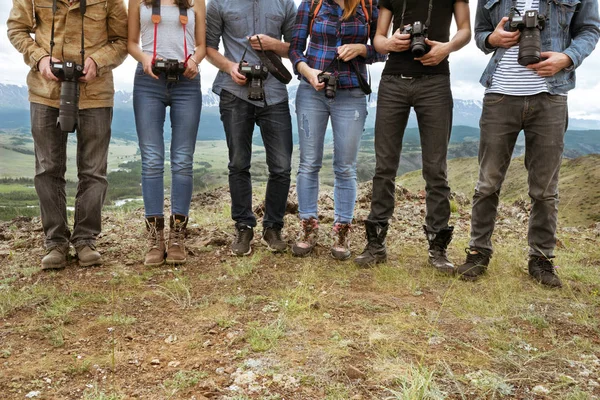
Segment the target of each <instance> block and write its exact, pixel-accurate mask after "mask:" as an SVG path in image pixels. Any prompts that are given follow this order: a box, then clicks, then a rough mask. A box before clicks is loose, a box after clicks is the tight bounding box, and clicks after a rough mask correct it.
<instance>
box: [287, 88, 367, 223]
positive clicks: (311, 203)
mask: <svg viewBox="0 0 600 400" xmlns="http://www.w3.org/2000/svg"><path fill="white" fill-rule="evenodd" d="M296 114H297V117H298V136H299V139H300V165H299V167H298V177H297V179H296V185H297V192H298V209H299V213H300V218H302V219H308V218H311V217H313V218H317V217H318V213H317V202H318V197H319V171H320V170H321V166H322V165H323V143H324V141H325V131H326V130H327V122H328V121H329V118H330V117H331V125H332V128H333V173H334V177H335V178H334V183H333V188H334V190H333V200H334V204H335V206H334V208H335V210H334V222H339V223H343V224H348V223H351V222H352V218H353V216H354V203H355V202H356V158H357V156H358V148H359V145H360V138H361V136H362V132H363V130H364V126H365V119H366V118H367V99H366V96H365V94H364V93H363V92H362V91H361V90H360V89H358V88H355V89H338V90H337V95H336V96H335V98H334V99H328V98H326V97H325V93H324V92H323V91H319V92H317V91H316V90H315V89H314V88H313V87H312V86H310V85H309V84H308V83H306V82H302V83H301V84H300V87H299V88H298V92H297V95H296Z"/></svg>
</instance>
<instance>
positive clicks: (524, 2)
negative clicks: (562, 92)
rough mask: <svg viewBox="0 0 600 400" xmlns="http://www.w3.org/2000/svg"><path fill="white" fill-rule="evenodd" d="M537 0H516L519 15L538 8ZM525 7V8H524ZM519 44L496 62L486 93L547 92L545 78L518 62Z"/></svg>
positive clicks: (527, 94)
mask: <svg viewBox="0 0 600 400" xmlns="http://www.w3.org/2000/svg"><path fill="white" fill-rule="evenodd" d="M539 6H540V2H539V0H518V1H517V9H518V10H519V11H520V12H521V15H525V11H529V10H537V9H539ZM526 8H527V9H526ZM518 57H519V45H518V44H516V45H515V46H513V47H511V48H510V49H508V50H506V53H504V56H503V57H502V59H501V60H500V62H499V63H498V67H496V71H494V76H493V77H492V84H491V85H490V87H489V88H488V89H487V90H486V91H485V92H486V93H500V94H506V95H510V96H533V95H535V94H539V93H544V92H548V84H547V83H546V79H545V78H543V77H541V76H539V75H538V74H537V73H536V72H535V71H534V70H531V69H527V68H526V67H524V66H522V65H520V64H519V62H518Z"/></svg>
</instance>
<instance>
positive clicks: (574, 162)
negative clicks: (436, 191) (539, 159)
mask: <svg viewBox="0 0 600 400" xmlns="http://www.w3.org/2000/svg"><path fill="white" fill-rule="evenodd" d="M523 161H524V158H523V157H517V158H515V159H514V160H513V161H512V163H511V165H510V167H509V169H508V173H507V176H506V181H505V182H504V184H503V186H502V194H501V199H502V200H503V201H504V202H507V203H512V202H515V201H525V202H527V203H529V201H530V200H529V196H528V194H527V189H526V188H527V170H526V169H525V166H524V164H523ZM599 163H600V155H598V154H591V155H587V156H584V157H579V158H576V159H565V160H564V161H563V165H562V167H561V170H560V181H559V190H560V203H559V210H560V212H559V219H560V222H561V223H562V224H564V225H565V226H577V225H583V226H588V225H590V224H591V223H594V222H598V221H600V186H598V182H600V168H599V165H600V164H599ZM478 168H479V167H478V164H477V159H476V158H460V159H454V160H450V161H448V180H449V182H450V187H451V188H452V190H453V191H455V192H458V193H463V194H465V195H466V196H468V197H469V198H470V197H471V196H472V195H473V190H474V188H475V184H476V183H477V175H478ZM399 182H400V183H401V184H402V185H403V186H405V187H407V188H408V189H409V190H413V191H418V190H422V189H424V188H425V181H424V180H423V178H422V176H421V171H414V172H410V173H408V174H405V175H403V176H402V177H400V178H399Z"/></svg>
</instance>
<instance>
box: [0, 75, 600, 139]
mask: <svg viewBox="0 0 600 400" xmlns="http://www.w3.org/2000/svg"><path fill="white" fill-rule="evenodd" d="M297 88H298V86H297V85H295V86H294V85H290V86H289V89H288V91H289V95H290V109H291V112H292V116H293V118H294V119H295V99H296V91H297ZM376 104H377V92H374V93H373V94H372V95H371V96H370V99H369V105H368V109H369V115H368V117H367V122H366V126H365V128H366V129H367V130H369V129H370V128H372V127H373V126H374V125H375V114H376ZM481 109H482V103H481V101H476V100H461V99H455V100H454V125H455V126H465V127H471V128H476V129H479V117H480V116H481ZM28 110H29V102H28V100H27V88H26V87H25V86H17V85H5V84H0V131H2V130H5V131H6V130H8V131H13V132H15V131H20V132H22V133H26V132H29V129H30V121H29V119H30V117H29V111H28ZM167 121H168V118H167ZM293 126H294V129H295V126H296V124H295V123H294V124H293ZM416 127H417V121H416V118H415V115H414V113H413V115H411V117H410V119H409V122H408V128H416ZM569 128H570V129H572V130H589V129H600V121H597V120H584V119H576V118H572V119H571V120H570V121H569ZM165 134H166V136H167V137H169V134H170V127H169V123H168V122H167V124H166V126H165ZM113 135H114V136H115V137H116V138H123V139H130V140H136V139H137V137H136V133H135V123H134V118H133V95H132V93H131V92H124V91H118V92H116V94H115V110H114V121H113ZM224 137H225V135H224V132H223V126H222V124H221V120H220V117H219V97H218V96H217V95H215V94H214V93H213V92H212V91H210V90H208V91H205V92H204V93H203V109H202V117H201V122H200V130H199V134H198V140H218V139H224ZM477 137H478V133H477V132H476V133H475V140H477ZM258 140H259V141H260V138H258ZM453 141H454V139H453ZM598 146H600V143H598Z"/></svg>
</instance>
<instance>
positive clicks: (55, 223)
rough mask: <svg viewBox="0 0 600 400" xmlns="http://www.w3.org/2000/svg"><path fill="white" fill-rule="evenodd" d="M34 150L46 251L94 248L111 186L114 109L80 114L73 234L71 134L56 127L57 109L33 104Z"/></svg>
mask: <svg viewBox="0 0 600 400" xmlns="http://www.w3.org/2000/svg"><path fill="white" fill-rule="evenodd" d="M30 111H31V133H32V135H33V141H34V149H35V179H34V182H35V190H36V192H37V195H38V198H39V200H40V211H41V216H42V226H43V228H44V234H45V236H46V248H49V249H50V248H52V247H56V246H66V245H68V243H69V242H71V243H73V245H74V246H76V247H78V246H81V245H85V244H93V243H94V242H95V241H96V237H97V236H98V234H99V233H100V231H101V225H102V224H101V223H102V220H101V212H102V205H103V204H104V198H105V196H106V189H107V188H108V182H107V180H106V168H107V159H108V144H109V142H110V135H111V128H110V125H111V122H112V108H93V109H87V110H80V111H79V126H80V128H79V129H78V131H77V178H78V184H77V195H76V197H75V223H74V226H73V233H71V230H70V228H69V226H68V222H67V198H66V190H65V189H66V180H65V172H66V170H67V136H68V134H67V133H64V132H61V130H60V129H58V128H57V127H56V119H57V117H58V109H57V108H53V107H48V106H45V105H42V104H36V103H31V104H30Z"/></svg>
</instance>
